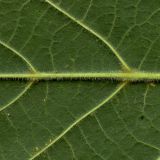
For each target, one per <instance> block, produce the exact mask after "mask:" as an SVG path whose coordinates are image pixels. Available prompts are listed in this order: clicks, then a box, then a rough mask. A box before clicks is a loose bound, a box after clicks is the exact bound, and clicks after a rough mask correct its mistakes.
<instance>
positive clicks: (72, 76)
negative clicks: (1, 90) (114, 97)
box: [0, 71, 160, 81]
mask: <svg viewBox="0 0 160 160" xmlns="http://www.w3.org/2000/svg"><path fill="white" fill-rule="evenodd" d="M0 79H1V80H10V79H15V80H19V79H20V80H28V81H29V80H46V81H47V80H117V81H157V80H160V72H143V71H136V72H120V71H113V72H99V73H98V72H97V73H96V72H95V73H94V72H93V73H92V72H83V73H72V72H71V73H43V72H36V73H0Z"/></svg>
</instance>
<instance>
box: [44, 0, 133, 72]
mask: <svg viewBox="0 0 160 160" xmlns="http://www.w3.org/2000/svg"><path fill="white" fill-rule="evenodd" d="M45 2H47V3H48V4H49V5H51V6H52V7H54V8H55V9H56V10H58V11H59V12H61V13H62V14H63V15H65V16H66V17H68V18H69V19H71V20H72V21H73V22H75V23H77V24H78V25H80V26H81V27H83V28H84V29H85V30H87V31H88V32H90V33H91V34H93V35H94V36H95V37H97V38H98V39H100V40H101V41H102V42H103V43H104V44H105V45H106V46H108V47H109V48H110V50H111V51H112V52H113V53H114V55H115V56H116V57H117V58H118V60H119V61H120V63H121V64H122V66H123V67H124V69H125V70H127V71H130V70H131V68H130V67H129V66H128V64H127V63H126V62H125V61H124V60H123V58H122V57H121V55H120V54H119V53H118V52H117V50H116V49H115V48H114V47H113V46H112V45H111V43H110V42H109V41H107V40H106V39H105V38H104V37H103V36H102V35H100V34H99V33H97V32H96V31H94V30H93V29H92V28H90V27H89V26H87V25H86V24H84V23H83V22H82V20H78V19H76V18H75V17H74V16H72V15H71V14H69V13H68V12H66V11H65V10H63V9H62V8H61V7H60V6H58V5H56V4H55V3H53V2H51V1H50V0H45Z"/></svg>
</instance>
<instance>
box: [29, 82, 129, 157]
mask: <svg viewBox="0 0 160 160" xmlns="http://www.w3.org/2000/svg"><path fill="white" fill-rule="evenodd" d="M125 85H126V83H125V82H124V83H122V84H121V85H119V86H118V87H117V88H116V89H115V91H114V92H113V93H112V94H111V95H109V96H108V97H106V98H105V99H104V100H103V101H102V102H101V103H99V104H98V105H97V106H95V107H94V108H92V109H91V110H89V111H88V112H87V113H85V114H84V115H82V116H81V117H79V118H78V119H77V120H75V121H74V122H73V123H72V124H71V125H70V126H69V127H68V128H66V129H65V130H64V131H63V132H62V133H61V134H59V135H58V136H57V137H56V138H55V139H54V140H53V141H51V142H50V143H49V144H48V145H47V146H45V147H44V148H42V149H41V150H40V151H39V152H37V153H36V154H35V155H33V156H32V157H31V158H30V159H29V160H33V159H35V158H36V157H38V156H39V155H40V154H42V153H43V152H44V151H46V150H47V149H48V148H49V147H51V146H52V145H53V144H55V143H56V142H57V141H58V140H60V139H61V138H62V137H63V136H64V135H66V134H67V133H68V132H69V131H70V130H71V129H72V128H73V127H75V126H76V125H77V124H79V123H80V122H81V121H82V120H84V119H85V118H86V117H88V116H89V115H90V114H92V113H94V112H95V111H96V110H98V109H99V108H101V107H102V106H103V105H104V104H105V103H107V102H108V101H109V100H110V99H112V98H113V97H114V96H115V95H116V94H117V93H118V92H119V91H120V90H121V89H122V88H123V87H124V86H125Z"/></svg>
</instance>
